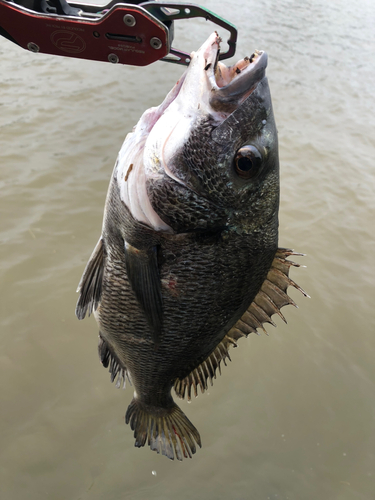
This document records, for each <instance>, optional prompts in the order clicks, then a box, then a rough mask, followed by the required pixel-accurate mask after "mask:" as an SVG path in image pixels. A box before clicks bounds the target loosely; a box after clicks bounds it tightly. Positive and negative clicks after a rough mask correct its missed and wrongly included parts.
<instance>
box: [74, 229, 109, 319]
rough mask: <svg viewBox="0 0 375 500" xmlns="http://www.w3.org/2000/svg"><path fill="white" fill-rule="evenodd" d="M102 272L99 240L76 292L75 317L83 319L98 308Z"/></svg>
mask: <svg viewBox="0 0 375 500" xmlns="http://www.w3.org/2000/svg"><path fill="white" fill-rule="evenodd" d="M103 272H104V244H103V240H102V239H101V238H100V240H99V241H98V243H97V244H96V247H95V248H94V251H93V252H92V254H91V257H90V259H89V261H88V263H87V265H86V268H85V270H84V271H83V275H82V278H81V281H80V282H79V285H78V288H77V292H79V299H78V302H77V306H76V316H77V318H78V319H83V318H84V317H85V316H86V312H87V311H88V314H89V316H90V314H91V313H92V311H93V310H94V311H95V309H96V308H97V307H98V305H99V302H100V298H101V295H102V280H103Z"/></svg>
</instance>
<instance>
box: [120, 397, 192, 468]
mask: <svg viewBox="0 0 375 500" xmlns="http://www.w3.org/2000/svg"><path fill="white" fill-rule="evenodd" d="M125 422H126V423H127V424H130V427H131V429H132V430H134V437H135V446H137V447H138V448H140V447H141V446H144V445H145V444H146V440H147V444H148V445H149V446H150V448H151V450H153V451H156V452H157V453H161V454H162V455H165V456H166V457H168V458H170V459H171V460H173V459H174V457H175V456H176V459H177V460H182V459H183V457H185V458H188V457H189V458H191V457H192V455H194V453H195V452H196V447H195V443H197V444H198V446H199V447H200V448H201V447H202V444H201V438H200V435H199V432H198V431H197V429H196V428H195V427H194V425H193V424H192V423H191V422H190V420H189V419H188V418H187V417H186V415H185V414H184V413H183V412H182V411H181V410H180V408H179V407H178V406H177V405H176V404H175V403H173V406H171V407H169V408H162V407H156V406H149V405H146V404H144V403H142V402H140V401H139V400H138V399H136V398H133V400H132V402H131V403H130V405H129V407H128V410H127V412H126V415H125Z"/></svg>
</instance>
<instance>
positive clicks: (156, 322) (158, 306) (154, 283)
mask: <svg viewBox="0 0 375 500" xmlns="http://www.w3.org/2000/svg"><path fill="white" fill-rule="evenodd" d="M125 261H126V271H127V273H128V278H129V282H130V285H131V287H132V289H133V291H134V293H135V296H136V298H137V300H138V302H139V304H140V305H141V307H142V309H143V311H144V313H145V315H146V318H147V321H148V323H149V325H150V328H151V332H152V337H153V340H154V343H155V345H158V343H159V341H160V334H161V329H162V323H163V303H162V295H161V281H160V277H159V268H158V261H157V249H156V247H152V248H150V249H147V250H139V249H137V248H135V247H133V246H131V245H130V244H129V243H127V242H125Z"/></svg>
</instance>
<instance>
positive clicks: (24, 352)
mask: <svg viewBox="0 0 375 500" xmlns="http://www.w3.org/2000/svg"><path fill="white" fill-rule="evenodd" d="M202 4H203V5H205V6H207V7H208V8H210V9H211V10H213V11H215V12H217V13H218V14H220V15H222V16H223V17H227V18H230V20H231V21H232V22H234V23H235V24H236V25H237V26H238V28H239V33H240V39H239V47H238V52H237V54H238V57H240V56H243V55H245V54H249V53H250V52H251V51H252V50H253V49H254V48H263V49H265V50H267V51H268V53H269V68H268V77H269V80H270V85H271V91H272V95H273V104H274V109H275V116H276V120H277V124H278V128H279V135H280V155H281V168H282V197H281V211H280V218H281V228H280V244H281V245H282V246H291V247H293V248H295V249H296V250H298V251H301V252H305V253H307V257H305V258H303V259H299V260H300V262H301V263H303V264H306V265H307V268H306V269H300V270H293V276H292V277H293V278H295V279H296V281H298V283H300V284H301V286H303V287H304V288H305V289H306V290H307V291H308V292H309V293H310V295H311V296H312V299H311V300H308V299H304V298H303V297H302V296H300V295H299V294H298V292H295V293H293V291H292V292H291V293H292V295H293V298H295V300H296V301H297V302H298V304H299V306H300V308H299V310H296V309H293V308H291V307H289V308H286V309H285V315H286V316H287V319H288V325H284V324H282V323H281V322H280V321H277V320H276V322H278V327H277V329H276V330H274V329H272V327H270V328H269V332H270V335H269V337H266V336H264V335H263V336H260V337H256V336H250V337H249V338H248V339H247V340H242V341H241V342H240V346H239V348H238V349H236V350H234V351H232V360H233V362H232V363H231V364H230V366H228V368H225V369H224V373H223V375H222V377H220V378H219V379H218V380H217V381H216V383H215V386H214V387H213V388H212V389H210V391H209V394H208V395H204V396H199V398H198V399H197V400H194V401H193V402H192V404H190V405H187V403H183V404H182V405H181V406H182V409H183V410H184V411H186V412H187V414H188V416H189V418H191V420H192V421H193V422H194V424H195V425H196V426H197V428H198V429H199V430H200V433H201V436H202V441H203V449H202V450H199V451H198V452H197V454H196V455H195V456H194V458H193V459H192V460H185V461H184V462H183V463H178V462H171V461H169V460H167V459H166V458H165V457H161V456H159V455H157V454H156V453H153V452H151V451H150V450H149V449H147V448H145V449H141V450H138V449H135V448H134V447H133V443H134V439H133V436H132V432H131V431H130V429H129V427H128V426H126V425H125V424H124V413H125V410H126V408H127V406H128V404H129V402H130V400H131V397H132V391H131V390H129V389H128V390H125V391H118V390H116V389H115V387H114V386H113V385H112V384H110V382H109V375H108V372H107V371H106V370H104V369H103V368H102V367H101V365H100V363H99V361H98V359H97V352H96V345H97V339H96V335H97V326H96V324H95V321H94V320H93V319H92V318H91V319H90V320H85V321H83V322H78V321H77V320H76V318H75V316H74V308H75V302H76V299H77V296H76V294H75V288H76V286H77V283H78V281H79V279H80V276H81V273H82V271H83V268H84V266H85V264H86V261H87V259H88V257H89V255H90V253H91V251H92V249H93V247H94V245H95V243H96V241H97V238H98V236H99V234H100V228H101V219H102V213H103V204H104V199H105V195H106V190H107V186H108V181H109V178H110V175H111V172H112V168H113V164H114V160H115V158H116V155H117V151H118V150H119V148H120V146H121V144H122V141H123V138H124V136H125V134H126V132H128V131H129V130H130V129H131V127H132V126H133V125H134V124H135V123H136V121H137V119H138V118H139V116H140V115H141V113H142V112H143V111H144V110H145V109H146V108H148V107H150V106H151V105H157V104H159V103H160V102H161V100H162V99H163V98H164V95H165V94H166V92H167V91H168V90H169V89H170V88H171V87H172V85H173V84H174V82H175V80H176V79H177V78H178V76H179V74H180V73H181V68H178V67H174V66H172V65H166V64H165V63H157V64H154V65H153V66H152V67H149V68H133V67H120V66H114V65H110V64H105V63H94V62H87V61H78V60H73V59H64V58H57V57H50V56H45V55H40V54H39V55H34V54H31V53H27V52H26V51H23V50H21V49H19V48H17V47H16V46H14V45H12V44H11V43H10V42H8V41H6V40H5V39H1V40H0V68H1V72H0V165H1V171H0V186H1V188H0V213H1V220H0V240H1V246H0V266H1V288H0V289H1V292H0V293H1V301H0V308H1V318H0V321H1V335H0V344H1V348H0V370H1V375H0V390H1V413H0V433H1V445H0V461H1V477H0V493H1V498H4V499H12V500H21V499H22V500H23V499H26V498H27V499H28V500H37V499H38V500H40V499H44V498H46V499H54V500H60V499H62V500H65V499H77V500H78V499H81V500H86V499H89V500H99V499H105V500H119V499H132V500H133V499H134V500H140V499H150V500H156V499H160V500H161V499H174V498H179V499H181V500H188V499H189V500H190V499H194V500H198V499H205V500H206V499H207V500H208V499H210V500H211V499H212V500H214V499H215V500H216V499H223V500H227V499H234V500H240V499H245V498H251V499H253V498H254V499H257V500H258V499H265V500H267V499H278V500H286V499H290V500H300V499H304V500H315V499H318V498H319V499H327V500H336V499H337V500H354V499H355V500H370V499H372V500H373V499H375V397H374V395H375V363H374V358H375V331H374V330H375V314H374V306H373V303H374V299H375V292H374V285H375V271H374V269H375V267H374V258H373V255H374V253H375V245H374V230H375V212H374V209H375V196H374V190H375V175H374V165H373V162H374V160H373V158H374V138H375V135H374V125H375V118H374V116H375V109H374V97H373V94H374V81H375V63H374V57H373V54H374V51H375V40H374V34H375V30H374V26H375V4H374V2H373V0H359V1H358V2H347V1H344V0H333V1H331V2H326V1H323V0H309V1H306V2H300V1H297V0H295V1H292V0H290V1H287V0H264V1H260V2H259V1H257V2H255V1H253V0H251V1H249V2H246V5H245V6H243V5H242V4H243V2H240V0H235V1H229V0H228V1H226V0H220V1H217V2H214V1H202ZM210 31H211V28H209V27H207V26H206V25H204V24H203V26H202V25H201V24H196V23H195V22H194V21H191V22H190V23H189V24H186V25H183V26H182V28H181V29H180V30H179V31H178V36H179V38H180V46H181V44H183V47H181V48H184V47H187V48H188V49H193V48H197V47H198V46H199V45H200V43H201V42H202V41H203V40H204V39H205V37H206V35H207V34H208V33H209V32H210Z"/></svg>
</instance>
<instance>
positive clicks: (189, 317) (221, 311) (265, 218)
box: [77, 34, 296, 460]
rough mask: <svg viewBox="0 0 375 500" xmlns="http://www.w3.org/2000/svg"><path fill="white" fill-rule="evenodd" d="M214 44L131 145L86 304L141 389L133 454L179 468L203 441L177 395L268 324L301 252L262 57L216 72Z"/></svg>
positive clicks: (86, 279)
mask: <svg viewBox="0 0 375 500" xmlns="http://www.w3.org/2000/svg"><path fill="white" fill-rule="evenodd" d="M218 46H219V40H218V38H217V35H216V34H213V35H212V36H211V37H210V39H209V40H208V41H207V42H206V43H205V44H204V45H203V47H202V48H201V49H200V50H199V51H198V52H197V53H195V54H193V55H192V63H191V65H190V67H189V68H188V70H187V72H186V73H185V75H184V76H183V77H182V78H181V80H180V81H179V82H178V83H177V85H176V87H175V88H174V89H173V90H172V91H171V93H170V94H169V95H168V96H167V98H166V100H165V101H164V103H163V104H162V105H160V106H159V107H158V108H153V109H152V110H149V111H147V112H146V113H145V114H144V115H143V117H142V118H141V120H140V122H139V123H138V125H137V126H136V127H135V129H134V131H133V132H132V134H129V136H128V137H127V138H126V140H125V143H124V146H123V148H122V150H121V151H120V154H119V158H118V160H117V163H116V166H115V169H114V172H113V176H112V179H111V182H110V186H109V190H108V195H107V200H106V205H105V213H104V222H103V230H102V235H101V238H100V240H99V242H98V244H97V246H96V248H95V250H94V252H93V254H92V256H91V258H90V260H89V263H88V264H87V267H86V269H85V272H84V274H83V277H82V280H81V283H80V285H79V291H80V298H79V301H78V304H77V316H78V317H79V318H80V319H82V318H83V317H84V316H85V314H86V312H87V311H88V312H89V313H91V311H92V310H94V311H95V317H96V319H97V321H98V324H99V329H100V343H99V355H100V357H101V360H102V363H103V364H104V366H109V369H110V372H111V377H112V380H114V379H115V378H116V377H117V378H118V383H119V384H120V383H121V382H122V381H124V383H125V377H127V378H129V380H130V381H131V383H132V385H133V386H134V389H135V393H134V398H133V401H132V402H131V404H130V406H129V408H128V411H127V414H126V421H127V423H130V425H131V428H132V429H133V430H134V436H135V438H136V442H135V444H136V446H143V445H145V444H146V442H147V443H148V444H149V445H150V447H151V449H153V450H156V451H158V452H161V453H162V454H164V455H166V456H168V457H169V458H174V456H176V458H177V459H179V460H181V459H182V457H183V456H191V455H192V454H193V453H195V451H196V443H197V444H198V445H199V446H200V445H201V442H200V436H199V433H198V431H197V430H196V429H195V427H194V426H193V424H191V422H190V421H189V420H188V418H187V417H186V416H185V415H184V414H183V412H182V411H181V410H180V409H179V407H178V406H177V405H176V404H175V403H174V401H173V398H172V394H171V390H172V388H173V387H174V389H175V391H176V393H177V395H178V396H179V397H184V396H185V395H187V397H188V398H190V396H191V392H193V393H195V394H196V392H197V386H198V385H199V386H200V387H201V390H202V392H203V391H204V390H205V389H206V388H207V383H208V381H209V380H210V381H211V383H212V379H213V378H214V377H215V373H216V370H217V368H219V367H220V362H221V361H224V362H225V359H226V358H228V357H229V355H228V348H229V345H230V344H236V341H237V340H238V339H239V338H240V337H241V336H246V335H247V334H248V333H250V332H256V331H257V328H262V325H263V323H265V322H270V323H272V320H271V316H272V314H274V313H277V314H279V315H281V313H280V308H281V307H282V306H283V305H286V304H288V303H292V301H291V299H290V298H289V297H288V296H287V295H286V293H285V292H286V289H287V287H288V285H290V284H292V285H294V286H296V285H295V284H294V283H293V282H292V281H291V280H290V279H289V278H288V271H289V266H290V265H292V263H290V262H289V261H287V260H286V257H287V256H288V255H290V254H291V251H288V250H280V249H278V206H279V168H278V147H277V133H276V127H275V122H274V118H273V113H272V105H271V98H270V93H269V88H268V83H267V79H266V77H265V76H264V72H265V67H266V55H265V54H264V53H258V54H257V57H255V58H254V59H255V61H253V62H251V61H249V60H248V59H244V60H242V61H240V62H239V63H237V65H235V66H236V67H237V68H238V71H236V72H234V70H232V69H231V68H229V69H228V68H225V67H224V66H223V65H220V63H219V65H218V64H217V57H216V56H217V51H218ZM234 69H236V68H234ZM241 72H242V73H243V75H240V73H241ZM236 75H239V76H236ZM220 84H221V85H220Z"/></svg>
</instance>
